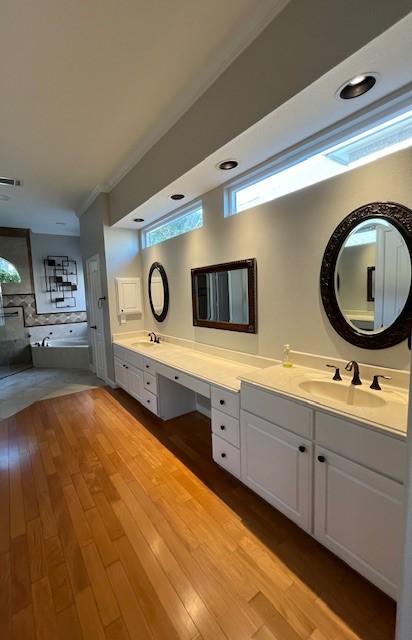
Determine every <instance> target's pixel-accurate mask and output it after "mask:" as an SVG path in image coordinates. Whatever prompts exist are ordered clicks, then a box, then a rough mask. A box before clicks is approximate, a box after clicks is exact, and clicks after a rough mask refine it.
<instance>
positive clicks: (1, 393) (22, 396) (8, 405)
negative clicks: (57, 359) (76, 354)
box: [0, 369, 104, 420]
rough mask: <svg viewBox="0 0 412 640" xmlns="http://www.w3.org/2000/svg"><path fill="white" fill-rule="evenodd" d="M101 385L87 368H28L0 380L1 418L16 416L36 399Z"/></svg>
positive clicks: (101, 382) (53, 396)
mask: <svg viewBox="0 0 412 640" xmlns="http://www.w3.org/2000/svg"><path fill="white" fill-rule="evenodd" d="M102 386H104V382H103V381H102V380H99V378H97V377H96V376H95V375H93V374H92V373H91V372H90V371H82V370H70V369H28V370H27V371H23V372H21V373H17V374H16V375H13V376H10V377H8V378H7V379H4V380H2V381H1V385H0V420H4V419H6V418H9V417H11V416H13V415H15V414H16V413H18V412H19V411H21V410H22V409H24V408H25V407H29V406H30V405H31V404H33V403H34V402H37V401H38V400H45V399H46V398H55V397H57V396H64V395H68V394H71V393H77V392H79V391H84V390H86V389H94V388H96V387H102Z"/></svg>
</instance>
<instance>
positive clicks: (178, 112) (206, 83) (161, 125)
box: [77, 0, 290, 217]
mask: <svg viewBox="0 0 412 640" xmlns="http://www.w3.org/2000/svg"><path fill="white" fill-rule="evenodd" d="M289 2H290V0H277V2H275V3H274V4H273V7H272V8H271V10H270V11H268V12H267V13H266V14H265V15H264V16H262V15H260V16H257V17H255V18H254V19H253V20H251V21H250V22H249V24H248V27H247V29H244V30H243V32H242V33H240V34H238V36H237V38H236V41H235V42H231V43H229V44H228V46H227V47H226V49H225V50H224V51H223V56H222V57H220V56H219V60H217V59H216V60H215V61H213V62H212V63H211V65H209V68H208V70H207V71H206V72H205V73H203V74H201V76H200V77H199V78H198V80H197V81H196V82H195V83H193V84H192V86H191V87H190V88H188V90H187V91H186V92H184V94H183V95H182V96H181V97H180V98H179V99H178V100H176V101H175V104H174V105H173V106H171V107H169V108H168V109H167V110H166V111H165V113H164V114H163V115H162V116H160V118H159V122H158V124H157V126H155V127H154V128H153V129H152V130H151V131H149V132H148V133H147V134H146V135H145V136H144V137H143V139H141V141H140V142H139V144H138V145H137V146H136V147H135V149H134V150H133V151H132V153H131V154H130V155H129V156H128V157H127V158H126V160H125V162H124V163H123V164H121V165H120V166H119V168H118V169H117V170H116V171H115V172H114V173H113V174H112V175H111V176H110V177H109V178H108V179H107V180H106V181H105V182H104V183H103V184H101V185H96V186H95V187H94V189H93V190H92V191H91V193H90V195H89V196H88V197H87V198H86V200H84V202H83V203H82V204H81V206H80V207H79V210H78V212H77V215H78V216H79V217H80V216H81V215H83V213H84V212H85V211H86V210H87V209H88V207H89V206H90V205H91V204H92V203H93V202H94V200H95V199H96V197H97V196H98V195H99V193H101V192H102V191H103V192H108V193H109V192H110V191H111V190H112V189H114V188H115V187H116V185H117V184H119V182H120V181H121V180H122V178H124V176H125V175H127V174H128V173H129V171H130V170H131V169H132V168H133V167H134V166H135V165H136V164H137V163H138V162H139V161H140V160H141V159H142V158H143V157H144V156H145V155H146V153H147V152H148V151H149V150H150V149H151V148H152V147H153V146H154V145H155V144H156V143H157V142H159V140H160V139H161V138H162V137H163V136H164V135H165V134H166V133H167V132H168V131H169V129H171V128H172V127H173V126H174V125H175V124H176V123H177V122H178V121H179V119H180V118H181V117H182V116H183V115H184V114H185V113H186V111H188V110H189V109H190V107H192V106H193V105H194V104H195V102H196V101H197V100H198V99H199V98H200V97H201V96H202V95H203V94H204V93H205V92H206V91H207V90H208V89H209V88H210V87H211V86H212V84H213V83H214V82H215V81H216V80H217V79H218V78H219V76H221V75H222V73H223V72H224V71H226V69H227V68H228V67H230V65H231V64H232V63H233V62H234V61H235V60H236V58H237V57H238V56H239V55H240V54H241V53H243V51H245V50H246V49H247V47H248V46H249V45H250V44H251V43H252V42H253V41H254V40H255V39H256V38H257V37H258V36H259V35H260V34H261V33H262V31H263V30H264V29H265V28H266V27H267V26H268V25H269V24H270V22H272V20H274V18H275V17H276V16H277V15H279V13H280V12H281V11H282V10H283V9H284V8H285V7H286V5H287V4H288V3H289Z"/></svg>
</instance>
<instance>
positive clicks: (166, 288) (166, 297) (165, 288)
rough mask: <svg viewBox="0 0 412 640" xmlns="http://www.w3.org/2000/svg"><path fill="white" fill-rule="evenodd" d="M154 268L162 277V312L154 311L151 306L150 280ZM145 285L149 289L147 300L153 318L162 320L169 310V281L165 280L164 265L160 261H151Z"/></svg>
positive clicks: (158, 320)
mask: <svg viewBox="0 0 412 640" xmlns="http://www.w3.org/2000/svg"><path fill="white" fill-rule="evenodd" d="M156 269H157V270H158V271H159V273H160V277H161V278H162V283H163V293H164V302H163V310H162V313H156V311H155V308H154V306H153V300H152V288H151V281H152V274H153V271H155V270H156ZM147 285H148V290H149V302H150V308H151V310H152V313H153V315H154V317H155V319H156V320H157V322H163V320H164V319H165V318H166V316H167V312H168V311H169V283H168V280H167V275H166V271H165V270H164V267H163V265H161V264H160V262H153V264H152V266H151V267H150V271H149V278H148V283H147Z"/></svg>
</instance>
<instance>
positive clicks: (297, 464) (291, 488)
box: [241, 411, 312, 531]
mask: <svg viewBox="0 0 412 640" xmlns="http://www.w3.org/2000/svg"><path fill="white" fill-rule="evenodd" d="M241 443H242V444H241V479H242V481H243V482H244V483H245V484H246V485H247V486H248V487H250V488H251V489H253V491H255V492H256V493H258V494H259V495H260V496H262V498H264V499H265V500H267V501H268V502H270V504H272V505H273V506H274V507H276V508H277V509H278V510H279V511H281V512H282V513H284V514H285V515H286V516H287V517H288V518H290V519H291V520H293V521H294V522H296V523H297V524H298V525H300V526H301V527H302V529H305V530H306V531H310V523H311V498H312V442H311V441H310V440H306V439H305V438H302V437H301V436H298V435H296V434H294V433H291V432H290V431H287V430H286V429H283V428H281V427H279V426H277V425H275V424H273V423H272V422H268V421H267V420H263V419H262V418H258V417H257V416H254V415H253V414H251V413H248V412H247V411H242V412H241Z"/></svg>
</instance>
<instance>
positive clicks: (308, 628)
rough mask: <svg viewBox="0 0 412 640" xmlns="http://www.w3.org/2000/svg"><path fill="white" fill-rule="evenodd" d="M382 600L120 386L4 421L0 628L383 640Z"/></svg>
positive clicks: (193, 432)
mask: <svg viewBox="0 0 412 640" xmlns="http://www.w3.org/2000/svg"><path fill="white" fill-rule="evenodd" d="M394 618H395V605H394V603H393V602H392V601H391V600H390V599H389V598H387V597H386V596H384V595H383V594H382V593H380V592H379V591H378V590H377V589H375V588H374V587H372V586H371V585H370V584H369V583H368V582H366V581H365V580H363V579H362V578H361V577H360V576H358V575H357V574H356V573H355V572H353V571H352V570H351V569H349V568H348V567H347V566H346V565H344V564H343V563H342V562H340V561H339V560H338V559H337V558H335V557H334V556H333V555H332V554H330V553H329V552H328V551H326V550H325V549H324V548H322V547H321V546H320V545H318V544H317V543H316V542H315V541H314V540H313V539H312V538H311V537H310V536H308V535H306V534H305V533H304V532H302V531H301V530H300V529H298V528H297V527H296V526H295V525H293V524H292V523H291V522H289V521H288V520H287V519H286V518H284V517H283V516H282V515H280V514H279V513H278V512H276V511H275V510H274V509H272V508H271V507H270V506H269V505H267V504H266V503H265V502H263V501H262V500H261V499H260V498H258V497H257V496H256V495H254V494H253V493H252V492H250V491H249V490H248V489H247V488H246V487H244V486H243V485H242V484H241V483H240V482H238V481H236V480H235V479H234V478H232V477H231V476H229V475H228V474H227V473H225V472H224V471H223V470H221V469H220V468H219V467H218V466H216V465H215V464H214V463H213V462H212V461H211V442H210V425H209V421H208V420H207V419H206V418H205V417H203V416H201V415H200V414H197V413H196V414H190V415H187V416H183V417H181V418H178V419H175V420H172V421H170V422H168V423H162V422H161V421H160V420H158V419H157V418H155V417H154V416H152V415H151V414H149V413H147V412H146V410H145V409H143V408H141V407H140V405H139V404H138V403H137V402H135V401H134V400H132V399H131V398H130V397H128V396H127V394H125V393H123V392H122V391H115V392H111V391H109V390H107V389H94V390H91V391H84V392H82V393H78V394H75V395H71V396H63V397H58V398H54V399H51V400H44V401H41V402H38V403H37V404H34V405H32V406H31V407H29V408H27V409H25V410H23V411H22V412H20V413H19V414H17V415H16V416H14V417H13V418H9V419H8V420H5V421H3V422H2V423H0V637H1V638H2V640H6V639H8V638H13V639H15V640H25V639H26V638H36V640H46V639H47V640H50V639H55V638H56V639H57V638H58V639H60V638H61V639H62V640H66V639H67V640H77V639H81V638H84V639H85V640H94V639H99V640H100V639H101V640H124V639H138V640H145V639H159V640H163V639H164V640H178V639H182V640H202V639H203V640H220V639H222V640H223V639H227V638H230V639H234V640H246V639H248V638H253V639H254V640H274V639H276V640H301V639H310V640H355V639H356V638H358V639H362V640H390V639H392V638H393V636H394Z"/></svg>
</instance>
